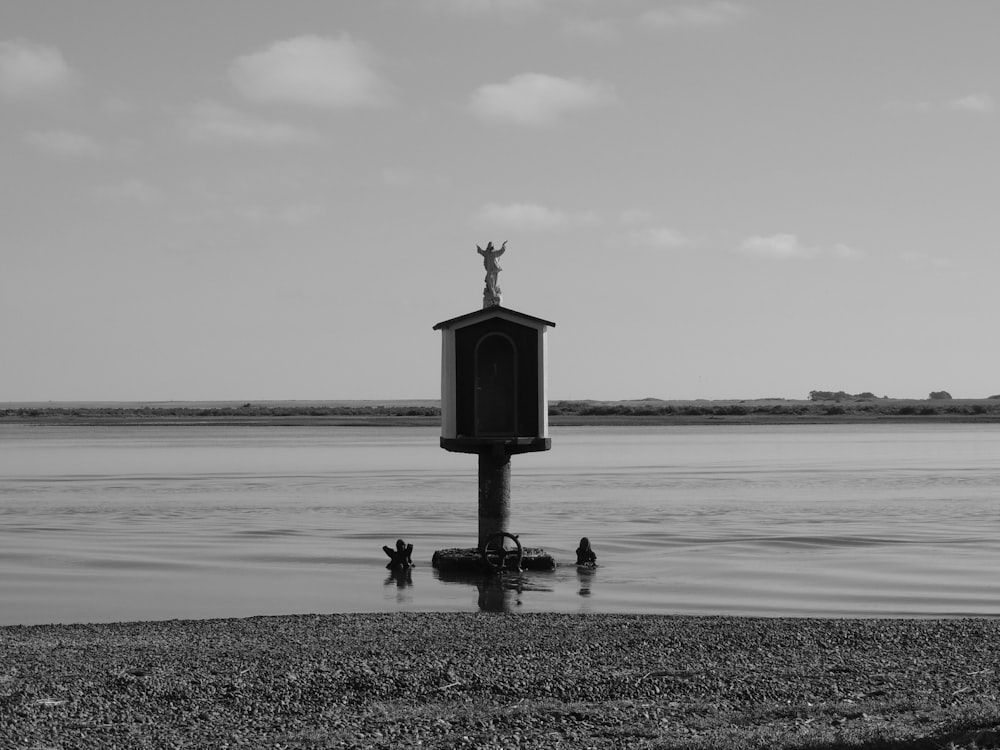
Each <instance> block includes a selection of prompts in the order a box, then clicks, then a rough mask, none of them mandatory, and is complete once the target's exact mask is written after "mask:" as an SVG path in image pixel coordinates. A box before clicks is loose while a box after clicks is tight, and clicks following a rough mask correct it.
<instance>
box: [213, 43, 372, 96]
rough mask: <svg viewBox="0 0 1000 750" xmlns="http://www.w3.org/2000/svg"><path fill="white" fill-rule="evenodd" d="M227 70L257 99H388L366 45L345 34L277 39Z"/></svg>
mask: <svg viewBox="0 0 1000 750" xmlns="http://www.w3.org/2000/svg"><path fill="white" fill-rule="evenodd" d="M229 72H230V77H231V78H232V81H233V83H234V84H235V85H236V88H237V89H239V91H240V93H242V94H243V95H244V96H245V97H246V98H247V99H250V100H252V101H256V102H286V103H293V104H303V105H309V106H314V107H365V106H373V105H381V104H385V103H387V102H388V100H389V92H388V86H387V84H386V83H385V81H384V80H383V79H382V77H381V76H380V75H379V74H378V73H377V72H376V70H375V68H374V64H373V56H372V54H371V52H370V51H369V49H368V47H367V46H366V45H364V44H362V43H361V42H356V41H354V40H353V39H351V37H350V36H348V35H347V34H343V35H341V36H340V38H338V39H332V38H329V37H319V36H300V37H296V38H294V39H286V40H284V41H279V42H275V43H274V44H272V45H271V46H270V47H268V48H267V49H264V50H261V51H259V52H254V53H252V54H249V55H246V56H244V57H240V58H237V59H236V61H235V62H233V64H232V66H231V67H230V71H229Z"/></svg>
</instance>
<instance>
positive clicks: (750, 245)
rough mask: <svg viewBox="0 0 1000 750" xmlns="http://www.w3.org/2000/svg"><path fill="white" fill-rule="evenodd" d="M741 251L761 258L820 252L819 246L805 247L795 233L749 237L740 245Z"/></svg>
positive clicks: (811, 255) (789, 256)
mask: <svg viewBox="0 0 1000 750" xmlns="http://www.w3.org/2000/svg"><path fill="white" fill-rule="evenodd" d="M740 252H743V253H745V254H747V255H755V256H758V257H761V258H811V257H813V256H815V255H818V254H819V251H818V248H814V247H805V246H804V245H802V244H801V243H800V242H799V238H798V237H796V236H795V235H794V234H773V235H771V236H770V237H760V236H756V237H749V238H748V239H746V240H744V241H743V243H742V244H741V245H740Z"/></svg>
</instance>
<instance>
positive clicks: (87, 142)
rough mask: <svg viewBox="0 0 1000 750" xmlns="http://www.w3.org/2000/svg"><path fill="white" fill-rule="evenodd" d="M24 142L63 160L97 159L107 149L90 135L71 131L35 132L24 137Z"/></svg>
mask: <svg viewBox="0 0 1000 750" xmlns="http://www.w3.org/2000/svg"><path fill="white" fill-rule="evenodd" d="M24 141H25V143H27V144H28V145H29V146H31V147H32V148H34V149H36V150H38V151H41V152H42V153H43V154H48V155H50V156H58V157H62V158H71V159H77V158H84V159H97V158H100V157H101V156H104V153H105V149H104V147H103V146H102V145H101V144H100V143H98V142H97V141H96V140H94V139H93V138H91V137H90V136H89V135H85V134H83V133H76V132H73V131H71V130H35V131H32V132H30V133H27V134H26V135H25V136H24Z"/></svg>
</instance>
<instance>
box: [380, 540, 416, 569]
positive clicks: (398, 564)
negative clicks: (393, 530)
mask: <svg viewBox="0 0 1000 750" xmlns="http://www.w3.org/2000/svg"><path fill="white" fill-rule="evenodd" d="M382 549H383V550H384V551H385V554H387V555H388V556H389V564H388V565H386V566H385V567H386V568H388V569H389V570H406V569H407V568H412V567H413V560H411V559H410V555H412V554H413V545H412V544H406V543H405V542H404V541H403V540H402V539H397V540H396V549H393V548H392V547H382Z"/></svg>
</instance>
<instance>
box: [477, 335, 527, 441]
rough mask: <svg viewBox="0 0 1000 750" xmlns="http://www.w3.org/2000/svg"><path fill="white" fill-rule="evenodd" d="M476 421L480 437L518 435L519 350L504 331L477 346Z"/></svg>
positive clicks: (481, 341)
mask: <svg viewBox="0 0 1000 750" xmlns="http://www.w3.org/2000/svg"><path fill="white" fill-rule="evenodd" d="M475 373H476V396H475V415H476V417H475V422H476V436H478V437H516V436H517V349H516V348H515V346H514V342H513V341H511V339H510V338H509V337H508V336H506V335H504V334H502V333H490V334H487V335H486V336H484V337H483V338H482V339H480V340H479V343H478V344H477V345H476V368H475Z"/></svg>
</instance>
